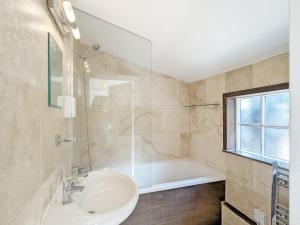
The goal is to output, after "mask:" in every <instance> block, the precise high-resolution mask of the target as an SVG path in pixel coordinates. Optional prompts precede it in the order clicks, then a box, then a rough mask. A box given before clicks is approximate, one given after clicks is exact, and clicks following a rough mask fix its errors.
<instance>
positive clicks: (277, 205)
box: [272, 162, 289, 225]
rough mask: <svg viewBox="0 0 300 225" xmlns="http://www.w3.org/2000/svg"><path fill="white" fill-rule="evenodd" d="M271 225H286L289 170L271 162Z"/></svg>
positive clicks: (287, 219)
mask: <svg viewBox="0 0 300 225" xmlns="http://www.w3.org/2000/svg"><path fill="white" fill-rule="evenodd" d="M272 176H273V179H272V225H288V224H289V209H288V191H289V170H288V169H285V168H282V167H280V166H278V163H277V162H274V163H273V164H272Z"/></svg>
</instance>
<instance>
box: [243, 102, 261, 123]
mask: <svg viewBox="0 0 300 225" xmlns="http://www.w3.org/2000/svg"><path fill="white" fill-rule="evenodd" d="M240 116H241V123H251V124H258V123H259V122H260V97H258V96H255V97H249V98H242V99H241V112H240Z"/></svg>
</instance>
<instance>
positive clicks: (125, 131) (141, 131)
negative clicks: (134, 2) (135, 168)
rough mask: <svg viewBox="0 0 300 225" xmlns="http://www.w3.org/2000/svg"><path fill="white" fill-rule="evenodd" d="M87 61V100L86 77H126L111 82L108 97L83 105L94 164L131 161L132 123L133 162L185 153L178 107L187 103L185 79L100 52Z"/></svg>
mask: <svg viewBox="0 0 300 225" xmlns="http://www.w3.org/2000/svg"><path fill="white" fill-rule="evenodd" d="M79 45H80V44H79ZM86 48H87V46H84V45H81V46H79V47H78V48H77V49H76V50H75V51H77V54H80V53H82V52H84V51H85V49H86ZM74 62H75V64H78V63H80V62H79V61H78V60H76V61H74ZM87 62H88V64H89V70H90V72H86V71H85V73H84V77H85V80H86V83H85V87H86V91H87V102H88V103H89V102H90V98H89V96H88V95H89V90H90V89H89V82H90V80H91V79H102V80H110V79H112V80H125V81H128V83H126V84H120V85H116V86H111V87H110V88H109V96H107V97H105V96H103V97H96V98H95V99H94V100H93V102H92V103H91V104H88V107H87V118H88V130H89V148H90V152H91V162H92V165H93V167H94V168H99V167H100V168H101V167H104V166H113V165H117V166H121V165H125V164H128V163H130V162H131V160H132V154H133V151H132V149H133V146H132V142H131V132H132V125H133V124H134V148H135V150H134V156H135V162H137V163H140V162H147V161H148V162H149V161H152V160H153V159H155V160H160V159H177V158H186V157H188V156H189V145H190V134H189V110H188V109H187V108H184V107H183V106H184V105H187V104H188V103H189V93H188V85H187V84H186V83H184V82H182V81H178V80H176V79H173V78H171V77H169V76H166V75H164V74H160V73H156V72H153V73H151V72H150V71H149V70H145V69H142V68H139V67H137V66H136V65H134V64H132V63H129V62H128V61H125V60H122V59H120V58H118V57H116V56H113V55H111V54H108V53H105V52H103V51H100V52H92V53H91V55H90V56H89V57H88V59H87ZM132 106H133V108H132ZM132 109H133V111H132ZM133 113H134V123H132V122H133V121H132V114H133Z"/></svg>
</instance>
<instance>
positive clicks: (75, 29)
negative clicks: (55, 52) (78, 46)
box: [72, 25, 80, 40]
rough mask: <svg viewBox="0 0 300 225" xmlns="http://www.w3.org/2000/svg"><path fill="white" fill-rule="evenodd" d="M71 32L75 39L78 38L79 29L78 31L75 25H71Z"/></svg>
mask: <svg viewBox="0 0 300 225" xmlns="http://www.w3.org/2000/svg"><path fill="white" fill-rule="evenodd" d="M72 33H73V36H74V38H75V39H76V40H79V39H80V31H79V28H78V26H77V25H75V26H72Z"/></svg>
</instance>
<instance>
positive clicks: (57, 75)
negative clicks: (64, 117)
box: [48, 33, 63, 108]
mask: <svg viewBox="0 0 300 225" xmlns="http://www.w3.org/2000/svg"><path fill="white" fill-rule="evenodd" d="M48 105H49V106H50V107H55V108H62V106H63V53H62V51H61V49H60V48H59V47H58V45H57V44H56V42H55V41H54V39H53V37H52V36H51V35H50V33H48Z"/></svg>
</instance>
